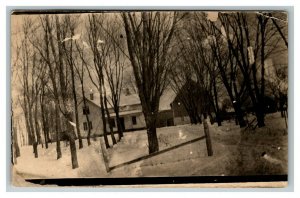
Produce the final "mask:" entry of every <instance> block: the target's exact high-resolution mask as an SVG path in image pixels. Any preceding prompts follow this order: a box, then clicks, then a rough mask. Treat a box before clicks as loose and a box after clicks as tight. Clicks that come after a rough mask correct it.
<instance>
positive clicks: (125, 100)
mask: <svg viewBox="0 0 300 198" xmlns="http://www.w3.org/2000/svg"><path fill="white" fill-rule="evenodd" d="M93 97H94V99H93V100H91V99H90V95H89V94H88V95H86V98H87V99H88V100H89V101H90V102H92V103H93V104H95V105H97V106H100V95H99V93H97V94H95V93H94V94H93ZM175 97H176V94H175V92H174V91H173V90H172V89H167V90H165V91H164V93H163V94H162V96H161V98H160V101H159V110H160V111H165V110H170V109H171V106H170V104H171V103H172V102H173V100H174V98H175ZM139 104H141V101H140V98H139V95H138V94H130V95H124V94H122V95H121V97H120V107H124V106H131V105H139ZM108 107H109V108H111V105H109V104H108Z"/></svg>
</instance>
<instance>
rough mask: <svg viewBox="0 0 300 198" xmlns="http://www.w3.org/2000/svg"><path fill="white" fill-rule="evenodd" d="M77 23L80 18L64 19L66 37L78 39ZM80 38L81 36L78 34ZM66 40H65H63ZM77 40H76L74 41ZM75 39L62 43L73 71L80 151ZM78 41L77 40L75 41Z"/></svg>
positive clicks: (69, 17) (79, 135)
mask: <svg viewBox="0 0 300 198" xmlns="http://www.w3.org/2000/svg"><path fill="white" fill-rule="evenodd" d="M77 21H78V17H76V16H75V17H71V16H69V15H66V16H65V17H64V21H63V23H64V24H67V27H66V29H65V30H64V31H65V33H64V35H65V36H66V37H68V36H69V37H70V38H74V37H76V35H75V29H76V26H77ZM77 36H78V37H80V36H79V34H77ZM63 39H64V40H65V38H63ZM74 40H75V39H74ZM72 41H73V39H70V40H69V41H64V42H62V51H63V52H64V53H65V57H66V60H67V61H66V62H67V64H68V65H69V68H70V71H71V87H72V95H73V101H74V110H75V112H74V113H75V122H76V131H77V137H78V141H79V149H81V148H83V144H82V138H81V134H80V123H79V117H78V102H77V94H76V87H75V72H74V67H75V64H76V62H75V59H76V58H77V57H74V56H75V52H74V51H75V50H76V48H75V43H74V44H73V42H72ZM75 41H76V40H75Z"/></svg>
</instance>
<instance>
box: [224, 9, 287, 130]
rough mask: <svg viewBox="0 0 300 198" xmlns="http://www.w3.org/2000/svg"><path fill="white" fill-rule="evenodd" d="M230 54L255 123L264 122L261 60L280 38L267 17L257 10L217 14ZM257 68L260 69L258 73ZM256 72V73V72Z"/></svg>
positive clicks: (260, 124) (274, 49)
mask: <svg viewBox="0 0 300 198" xmlns="http://www.w3.org/2000/svg"><path fill="white" fill-rule="evenodd" d="M219 16H220V21H221V24H222V26H223V28H224V32H225V34H226V35H229V36H228V37H227V39H226V40H227V45H228V49H229V51H230V53H231V54H232V55H233V56H234V59H235V61H236V63H237V65H238V66H239V70H240V72H241V74H242V75H243V78H244V80H245V86H246V88H247V93H248V94H249V96H250V99H251V101H252V104H253V107H254V110H255V114H256V117H257V122H258V126H259V127H262V126H264V125H265V123H264V113H265V112H264V97H265V60H266V59H267V57H269V56H270V55H271V54H272V53H274V51H276V50H277V49H276V48H278V46H279V42H280V41H282V39H281V37H280V35H278V29H277V28H276V27H274V24H273V23H270V22H269V21H270V18H268V17H265V16H263V15H262V14H257V13H251V14H250V13H248V14H246V13H243V12H237V13H229V14H225V13H222V14H221V13H219ZM258 70H260V71H259V72H258ZM258 74H259V75H258Z"/></svg>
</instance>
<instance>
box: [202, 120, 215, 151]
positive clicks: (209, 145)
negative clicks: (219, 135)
mask: <svg viewBox="0 0 300 198" xmlns="http://www.w3.org/2000/svg"><path fill="white" fill-rule="evenodd" d="M203 128H204V134H205V141H206V148H207V155H208V156H212V155H213V149H212V143H211V138H210V133H209V128H208V124H207V120H206V118H205V117H204V119H203Z"/></svg>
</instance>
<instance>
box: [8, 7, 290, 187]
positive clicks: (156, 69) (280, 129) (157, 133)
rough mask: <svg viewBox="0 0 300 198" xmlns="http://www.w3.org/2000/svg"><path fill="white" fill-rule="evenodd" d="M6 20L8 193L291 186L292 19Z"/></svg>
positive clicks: (143, 16)
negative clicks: (51, 186)
mask: <svg viewBox="0 0 300 198" xmlns="http://www.w3.org/2000/svg"><path fill="white" fill-rule="evenodd" d="M10 20H11V27H10V28H11V33H10V39H11V41H10V42H11V45H10V47H11V48H10V54H11V60H10V65H11V175H12V176H11V177H12V185H15V186H23V185H25V183H26V182H30V181H43V184H47V181H64V180H63V179H70V178H71V179H72V178H73V179H78V178H85V179H89V178H94V179H95V178H96V179H97V178H98V179H99V178H101V184H105V181H106V180H105V179H106V178H107V179H108V178H109V179H111V178H113V179H115V180H109V181H110V182H112V183H113V182H114V181H116V183H118V184H119V185H121V184H123V183H121V182H120V180H118V179H120V178H122V179H123V180H122V181H124V185H126V184H128V183H126V182H128V181H130V178H131V179H132V178H137V179H138V178H142V179H143V181H146V183H147V179H150V180H151V182H149V183H150V184H151V183H152V184H153V183H157V182H158V183H159V181H161V182H162V183H168V182H169V181H168V180H162V179H161V178H167V179H168V178H170V179H171V181H173V183H174V181H175V182H176V181H178V183H189V181H190V180H189V179H193V180H192V181H191V183H198V182H199V183H203V182H204V181H205V182H208V183H209V182H217V181H223V180H222V178H231V179H232V178H233V180H230V181H232V182H235V180H234V179H237V180H236V181H237V182H243V181H250V180H249V178H252V180H251V181H253V178H257V179H256V180H255V181H260V179H262V181H283V182H287V178H288V13H287V12H286V11H278V10H277V11H272V10H267V11H265V10H264V11H262V10H258V11H253V10H252V11H239V10H234V11H222V10H217V11H175V10H172V11H106V12H104V11H57V12H53V11H52V12H49V11H48V12H47V11H46V10H45V11H39V12H33V11H30V10H29V11H26V12H24V11H18V10H15V11H14V12H12V14H11V18H10ZM124 178H125V180H124ZM155 178H157V179H161V180H157V181H155V182H153V179H155ZM178 178H181V179H180V180H176V179H178ZM182 178H183V179H185V181H186V182H184V181H183V179H182ZM195 178H196V179H195ZM207 178H213V180H211V181H210V180H207ZM216 178H217V179H216ZM243 178H244V180H243ZM247 178H248V179H247ZM52 179H55V180H52ZM205 179H206V180H205ZM150 180H149V181H150ZM69 181H71V180H69ZM85 181H88V180H85ZM93 181H96V180H93ZM135 181H138V182H139V181H142V180H135ZM164 181H165V182H164ZM65 182H67V181H65ZM138 182H136V183H135V184H139V183H138ZM112 183H110V184H112ZM141 184H143V183H141ZM66 185H67V183H66ZM41 186H42V185H41Z"/></svg>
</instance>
